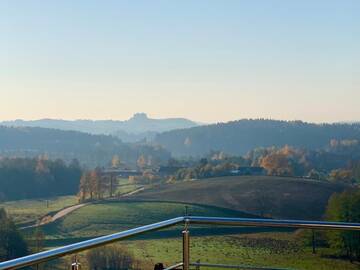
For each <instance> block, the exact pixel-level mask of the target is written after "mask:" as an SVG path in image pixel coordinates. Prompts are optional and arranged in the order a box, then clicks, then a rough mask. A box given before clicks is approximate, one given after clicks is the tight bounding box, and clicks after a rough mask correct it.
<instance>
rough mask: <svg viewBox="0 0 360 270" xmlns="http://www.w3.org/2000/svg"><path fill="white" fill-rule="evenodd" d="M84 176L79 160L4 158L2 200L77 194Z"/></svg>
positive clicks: (1, 160)
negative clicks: (68, 161) (81, 178)
mask: <svg viewBox="0 0 360 270" xmlns="http://www.w3.org/2000/svg"><path fill="white" fill-rule="evenodd" d="M81 173H82V169H81V168H80V165H79V162H78V161H77V160H73V161H72V162H70V163H69V164H66V163H65V162H64V161H62V160H60V159H57V160H49V159H47V158H46V157H38V158H0V201H6V200H19V199H30V198H40V197H50V196H60V195H70V194H75V193H76V192H77V189H78V186H79V180H80V176H81Z"/></svg>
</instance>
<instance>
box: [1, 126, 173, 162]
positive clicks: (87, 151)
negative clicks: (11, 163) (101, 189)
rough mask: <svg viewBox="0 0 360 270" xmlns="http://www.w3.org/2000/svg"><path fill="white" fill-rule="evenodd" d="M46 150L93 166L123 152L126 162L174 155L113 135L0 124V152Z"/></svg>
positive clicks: (15, 153) (25, 154)
mask: <svg viewBox="0 0 360 270" xmlns="http://www.w3.org/2000/svg"><path fill="white" fill-rule="evenodd" d="M43 154H46V155H47V156H48V157H49V158H50V159H58V158H60V159H63V160H64V161H67V162H70V161H71V160H72V159H74V158H76V159H78V160H79V161H80V163H81V164H85V165H86V166H89V167H96V166H103V165H106V164H107V162H109V160H111V158H112V156H114V155H120V157H121V159H122V162H124V163H126V164H130V165H131V164H136V161H137V159H138V158H139V157H140V156H141V155H145V156H151V157H152V158H153V159H154V160H155V159H156V160H160V161H161V160H167V159H168V158H169V157H170V153H168V152H167V151H166V150H164V149H163V148H162V147H153V146H150V145H145V144H127V143H123V142H122V141H121V140H119V139H117V138H115V137H112V136H106V135H91V134H88V133H81V132H77V131H63V130H57V129H47V128H36V127H18V128H15V127H4V126H0V156H6V157H37V156H39V155H43Z"/></svg>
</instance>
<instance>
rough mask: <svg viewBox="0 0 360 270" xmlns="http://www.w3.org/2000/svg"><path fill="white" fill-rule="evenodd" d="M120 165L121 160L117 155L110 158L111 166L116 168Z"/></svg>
mask: <svg viewBox="0 0 360 270" xmlns="http://www.w3.org/2000/svg"><path fill="white" fill-rule="evenodd" d="M120 165H121V161H120V158H119V156H118V155H114V156H113V157H112V159H111V168H113V169H117V168H119V167H120Z"/></svg>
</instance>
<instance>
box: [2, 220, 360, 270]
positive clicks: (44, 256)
mask: <svg viewBox="0 0 360 270" xmlns="http://www.w3.org/2000/svg"><path fill="white" fill-rule="evenodd" d="M181 223H183V224H184V230H183V231H182V237H183V261H182V262H181V263H178V264H176V265H173V266H171V267H169V268H167V269H168V270H170V269H177V268H179V267H182V269H183V270H189V268H190V266H201V265H202V266H206V267H218V268H221V267H222V268H237V269H264V268H256V267H253V268H249V267H243V266H229V265H228V266H225V265H214V264H200V263H191V262H190V234H189V225H190V224H200V225H201V224H202V225H226V226H239V227H268V228H272V227H274V228H301V229H320V230H322V229H326V230H348V231H360V223H344V222H323V221H306V220H274V219H252V218H222V217H198V216H184V217H177V218H173V219H169V220H165V221H161V222H158V223H153V224H150V225H146V226H141V227H138V228H134V229H130V230H126V231H122V232H119V233H115V234H111V235H106V236H102V237H98V238H94V239H90V240H87V241H82V242H78V243H75V244H71V245H67V246H64V247H60V248H56V249H52V250H48V251H43V252H40V253H36V254H32V255H29V256H25V257H21V258H17V259H13V260H10V261H6V262H2V263H0V270H12V269H18V268H22V267H25V266H31V265H37V264H39V263H43V262H47V261H50V260H52V259H55V258H60V257H63V256H65V255H69V254H74V253H78V252H80V251H84V250H88V249H92V248H95V247H99V246H103V245H106V244H110V243H113V242H116V241H120V240H124V239H127V238H129V237H133V236H136V235H140V234H144V233H147V232H151V231H156V230H160V229H164V228H168V227H171V226H174V225H177V224H181ZM268 269H273V268H268Z"/></svg>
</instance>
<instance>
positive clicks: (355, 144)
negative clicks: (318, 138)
mask: <svg viewBox="0 0 360 270" xmlns="http://www.w3.org/2000/svg"><path fill="white" fill-rule="evenodd" d="M170 161H171V163H172V164H176V165H179V166H183V167H184V168H180V169H179V170H178V171H177V172H176V173H175V174H174V175H172V177H171V178H170V180H182V179H193V178H209V177H220V176H227V175H233V174H232V172H234V171H239V170H244V169H247V168H249V169H248V170H249V174H261V172H260V171H256V170H255V169H256V168H259V169H260V168H264V169H265V170H266V172H267V174H268V175H274V176H295V177H308V178H311V179H317V180H329V181H335V182H343V183H346V184H354V183H357V182H360V141H358V140H341V141H336V140H331V142H330V144H329V145H328V146H327V147H325V148H324V149H319V150H308V149H304V148H296V147H291V146H288V145H286V146H284V147H274V146H273V147H268V148H263V147H262V148H255V149H254V150H251V151H250V152H248V153H247V154H246V155H244V156H242V157H241V156H237V157H236V156H230V155H227V154H225V153H224V152H222V151H218V152H216V151H212V152H210V154H208V155H207V156H206V157H205V158H203V159H200V161H197V162H194V161H191V159H189V160H188V163H187V166H184V162H183V161H181V160H180V161H177V162H175V161H174V160H170ZM170 161H169V162H170ZM243 174H247V173H246V172H244V173H243Z"/></svg>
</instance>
